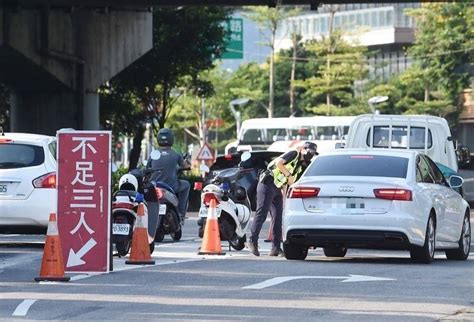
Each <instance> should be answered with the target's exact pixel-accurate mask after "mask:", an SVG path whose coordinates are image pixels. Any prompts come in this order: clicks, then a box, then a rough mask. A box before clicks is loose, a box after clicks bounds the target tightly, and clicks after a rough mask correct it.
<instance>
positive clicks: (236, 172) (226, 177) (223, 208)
mask: <svg viewBox="0 0 474 322" xmlns="http://www.w3.org/2000/svg"><path fill="white" fill-rule="evenodd" d="M249 159H250V153H248V152H244V153H243V154H242V156H241V162H240V164H239V166H238V167H235V168H230V169H225V170H222V171H220V172H218V173H217V174H216V175H215V176H214V178H213V179H212V181H211V183H210V184H208V185H206V186H205V187H204V189H203V191H202V194H201V208H200V209H199V220H198V226H199V237H201V238H202V237H203V234H204V229H205V227H206V220H207V215H208V212H209V205H210V202H211V200H212V199H214V200H215V201H216V211H217V221H218V223H219V234H220V238H221V240H226V241H228V242H229V244H230V246H231V247H232V248H234V249H235V250H242V249H243V248H244V247H245V241H246V239H247V236H246V235H247V229H248V226H249V223H250V212H251V206H250V200H249V198H248V194H247V190H246V189H245V188H244V186H243V185H242V184H241V183H240V182H239V181H241V180H242V179H244V180H245V178H246V174H247V173H250V171H252V169H251V168H246V167H245V166H244V162H245V161H247V160H249ZM206 168H207V167H206V166H204V167H203V168H202V170H204V171H205V170H207V171H209V169H208V168H207V169H206Z"/></svg>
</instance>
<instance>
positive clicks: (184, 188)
mask: <svg viewBox="0 0 474 322" xmlns="http://www.w3.org/2000/svg"><path fill="white" fill-rule="evenodd" d="M157 139H158V145H159V149H158V150H159V151H160V153H161V156H160V158H159V159H157V160H153V159H151V157H150V158H149V159H148V162H147V168H151V169H152V170H153V171H154V172H153V174H152V176H151V180H153V181H162V182H164V183H166V184H168V185H169V186H170V187H171V188H173V190H174V191H175V192H176V195H177V197H178V211H179V215H180V216H181V219H184V217H185V216H186V210H187V205H188V199H189V190H190V188H191V185H190V183H189V182H188V181H186V180H181V179H179V178H178V170H179V169H189V168H190V166H191V165H190V164H189V162H188V161H187V160H186V159H184V158H183V156H182V155H181V154H180V153H177V152H176V151H174V150H173V149H172V148H171V147H172V146H173V143H174V133H173V131H172V130H171V129H168V128H162V129H160V130H159V131H158V137H157ZM158 170H159V171H158Z"/></svg>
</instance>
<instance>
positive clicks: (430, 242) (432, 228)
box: [410, 214, 436, 264]
mask: <svg viewBox="0 0 474 322" xmlns="http://www.w3.org/2000/svg"><path fill="white" fill-rule="evenodd" d="M435 245H436V225H435V221H434V215H433V214H431V215H430V218H429V219H428V224H427V225H426V234H425V243H424V245H423V246H422V247H420V246H412V249H411V250H410V257H411V259H412V260H413V261H414V262H416V263H423V264H430V263H431V262H432V261H433V259H434V253H435Z"/></svg>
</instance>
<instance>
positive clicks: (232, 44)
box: [222, 18, 244, 59]
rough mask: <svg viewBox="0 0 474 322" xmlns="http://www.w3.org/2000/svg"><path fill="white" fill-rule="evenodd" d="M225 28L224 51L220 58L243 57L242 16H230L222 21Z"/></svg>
mask: <svg viewBox="0 0 474 322" xmlns="http://www.w3.org/2000/svg"><path fill="white" fill-rule="evenodd" d="M224 28H225V30H227V46H226V51H225V52H224V54H223V55H222V59H242V58H244V53H243V51H244V23H243V19H242V18H232V19H229V20H227V21H226V22H225V23H224Z"/></svg>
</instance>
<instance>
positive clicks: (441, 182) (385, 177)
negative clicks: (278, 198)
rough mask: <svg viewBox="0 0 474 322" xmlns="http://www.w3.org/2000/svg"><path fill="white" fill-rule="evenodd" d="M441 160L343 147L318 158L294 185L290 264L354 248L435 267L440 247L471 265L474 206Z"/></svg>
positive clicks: (287, 216)
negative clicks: (404, 255)
mask: <svg viewBox="0 0 474 322" xmlns="http://www.w3.org/2000/svg"><path fill="white" fill-rule="evenodd" d="M462 184H463V179H462V178H461V177H459V176H452V177H451V178H450V182H447V181H446V179H445V178H444V176H443V174H442V173H441V171H440V170H439V169H438V167H437V166H436V165H435V163H434V162H433V161H432V160H431V159H430V158H429V157H428V156H426V155H424V154H422V153H419V152H417V151H409V150H395V149H391V150H388V149H383V150H377V149H371V150H355V149H354V150H352V149H341V150H335V151H333V152H329V153H326V154H324V155H320V156H318V157H317V158H315V159H314V160H313V162H312V163H311V165H310V166H309V167H308V168H307V169H306V171H305V172H304V174H303V175H302V177H301V179H300V180H299V181H298V182H297V183H295V184H294V185H293V186H291V187H290V189H289V191H288V194H287V200H286V203H285V211H284V220H283V223H284V229H283V232H284V243H283V247H284V251H285V257H286V258H287V259H297V260H303V259H305V258H306V256H307V254H308V248H309V247H323V249H324V254H325V255H326V256H330V257H343V256H345V254H346V251H347V249H348V248H368V249H393V250H408V251H410V256H411V258H412V259H413V260H414V261H415V262H420V263H430V262H431V261H432V260H433V257H434V253H435V250H444V251H445V253H446V257H447V258H448V259H453V260H466V259H467V257H468V256H469V250H470V243H471V226H470V221H469V219H470V218H469V216H470V212H469V205H468V203H467V202H466V201H465V200H464V199H463V198H462V197H461V195H459V194H458V193H457V192H456V191H455V190H453V188H456V187H459V186H460V185H462Z"/></svg>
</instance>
